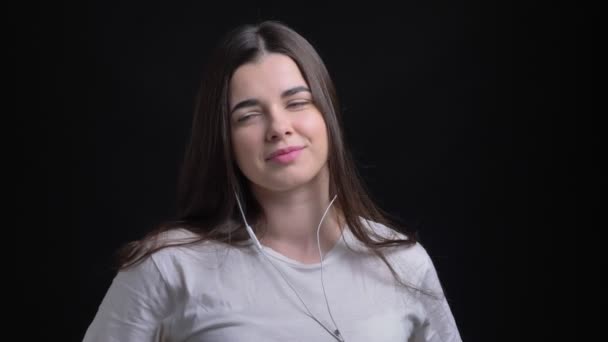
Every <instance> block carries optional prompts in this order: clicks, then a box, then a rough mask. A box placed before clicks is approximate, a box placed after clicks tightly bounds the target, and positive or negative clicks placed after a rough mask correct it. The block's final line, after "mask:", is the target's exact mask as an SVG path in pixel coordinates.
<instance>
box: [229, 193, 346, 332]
mask: <svg viewBox="0 0 608 342" xmlns="http://www.w3.org/2000/svg"><path fill="white" fill-rule="evenodd" d="M234 197H235V198H236V202H237V204H238V206H239V209H240V211H241V215H242V217H243V222H244V223H245V229H246V230H247V233H248V234H249V237H250V238H251V240H253V241H254V243H255V244H256V246H257V248H258V250H259V252H260V253H261V254H262V255H263V256H264V257H265V258H266V260H268V262H269V263H270V264H271V265H272V266H273V267H274V269H275V270H277V272H278V273H279V274H280V275H281V278H283V280H284V281H285V282H286V283H287V285H288V286H289V287H290V288H291V289H292V291H293V292H294V293H295V295H296V296H297V297H298V299H299V300H300V302H301V303H302V305H304V308H305V309H306V311H307V312H308V316H309V317H310V318H312V319H313V320H315V321H316V322H317V323H318V324H319V325H320V326H321V327H323V329H325V330H326V331H327V332H328V333H329V334H330V335H331V336H333V337H334V338H335V339H336V340H337V341H340V342H344V337H342V335H340V330H339V329H338V325H337V324H336V322H335V321H334V317H333V315H332V314H331V309H330V307H329V302H328V301H327V295H326V294H325V285H324V283H323V254H322V252H321V243H320V239H319V230H320V229H321V223H323V219H324V218H325V215H327V212H328V211H329V208H330V207H331V205H332V204H333V203H334V201H335V200H336V198H337V197H338V195H335V196H334V198H333V199H332V200H331V202H330V203H329V205H328V206H327V209H325V213H324V214H323V217H321V222H319V226H318V227H317V247H318V248H319V257H320V261H321V286H323V295H324V297H325V304H326V305H327V311H328V312H329V317H330V318H331V320H332V322H333V324H334V326H335V327H336V329H335V330H334V331H332V330H331V329H329V328H328V327H327V326H326V325H325V324H323V323H321V321H320V320H319V319H318V318H317V317H315V316H314V315H313V314H312V312H311V311H310V310H309V309H308V306H307V305H306V303H304V300H302V297H300V295H299V294H298V291H296V289H295V288H294V287H293V286H292V285H291V283H290V282H289V281H288V280H287V278H286V277H285V275H284V274H283V272H282V271H281V270H280V269H279V268H278V267H277V266H276V265H275V264H274V263H273V262H272V261H271V260H270V258H269V257H268V256H267V255H266V252H265V251H264V248H263V247H262V244H261V243H260V241H259V240H258V238H257V236H256V235H255V233H254V231H253V229H252V228H251V226H250V225H249V223H247V219H246V218H245V212H244V211H243V207H242V206H241V201H240V200H239V196H238V195H237V193H236V190H235V191H234Z"/></svg>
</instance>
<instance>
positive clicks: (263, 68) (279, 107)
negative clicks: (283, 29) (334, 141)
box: [229, 53, 328, 191]
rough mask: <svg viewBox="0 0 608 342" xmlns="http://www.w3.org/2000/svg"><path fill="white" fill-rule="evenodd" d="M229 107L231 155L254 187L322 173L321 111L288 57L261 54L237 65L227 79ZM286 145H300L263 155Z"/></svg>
mask: <svg viewBox="0 0 608 342" xmlns="http://www.w3.org/2000/svg"><path fill="white" fill-rule="evenodd" d="M229 108H230V126H231V139H232V148H233V154H234V158H235V160H236V163H237V165H238V167H239V169H240V170H241V171H242V172H243V174H244V175H245V177H247V179H249V181H250V182H251V184H252V186H253V187H254V188H255V187H259V188H263V189H266V190H270V191H286V190H290V189H294V188H297V187H299V186H303V185H306V184H310V183H311V181H313V180H314V179H316V177H317V176H318V175H319V174H320V173H321V172H327V156H328V138H327V127H326V125H325V121H324V119H323V115H322V114H321V112H320V111H319V110H318V109H317V107H316V106H315V104H314V102H313V99H312V94H311V93H310V90H309V87H308V84H307V83H306V81H305V80H304V77H303V76H302V73H301V72H300V69H299V68H298V66H297V65H296V63H295V62H294V61H293V60H292V59H291V58H289V57H288V56H285V55H282V54H277V53H269V54H264V55H262V56H261V57H260V58H259V59H258V60H256V61H255V62H252V63H247V64H244V65H242V66H240V67H239V68H238V69H237V70H236V71H235V72H234V74H233V76H232V79H231V82H230V95H229ZM290 147H298V148H301V149H300V150H299V151H296V152H292V153H290V154H286V155H283V156H279V157H276V158H270V159H269V156H270V155H271V154H272V153H274V152H276V151H277V150H279V149H285V148H290Z"/></svg>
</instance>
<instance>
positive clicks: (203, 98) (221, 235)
mask: <svg viewBox="0 0 608 342" xmlns="http://www.w3.org/2000/svg"><path fill="white" fill-rule="evenodd" d="M269 52H272V53H280V54H284V55H286V56H289V57H290V58H291V59H293V60H294V61H295V63H296V64H297V65H298V67H299V68H300V71H301V72H302V74H303V76H304V79H305V80H306V82H307V83H308V86H309V88H310V90H311V93H312V97H313V102H314V103H315V105H316V106H317V107H318V109H319V111H320V112H321V113H322V114H323V117H324V120H325V123H326V125H327V128H328V141H329V157H328V167H329V174H330V189H329V190H330V194H337V199H336V202H335V207H336V208H337V210H338V212H339V213H341V217H342V218H343V219H344V222H342V223H345V224H346V225H347V226H348V228H349V229H350V230H351V232H352V233H353V235H354V236H355V237H356V238H357V239H358V240H360V241H361V242H362V243H363V244H365V245H366V246H367V247H369V248H370V249H371V250H372V251H374V252H375V253H376V255H377V256H378V257H380V258H381V259H382V260H383V261H384V263H386V265H387V266H388V267H389V269H390V271H391V272H392V274H393V275H395V276H396V272H395V270H394V269H393V268H392V267H391V265H390V264H389V262H388V261H387V259H386V258H385V256H384V254H383V253H382V250H383V247H389V246H398V245H412V244H414V243H415V242H416V238H415V235H414V234H412V233H409V232H408V229H406V228H405V227H402V226H400V225H398V224H397V223H396V222H393V221H391V220H390V219H389V218H388V217H389V215H388V214H387V213H385V212H383V211H382V210H381V209H380V208H378V207H377V206H376V205H375V204H374V202H373V201H372V200H371V199H370V196H369V195H368V192H367V190H366V189H365V187H364V184H363V182H362V181H361V178H360V176H359V174H358V173H357V169H356V167H355V164H354V162H353V160H352V157H351V155H350V153H349V150H348V148H347V147H346V144H345V140H344V137H343V132H342V122H341V117H340V110H339V105H338V101H337V97H336V92H335V89H334V85H333V82H332V80H331V78H330V75H329V73H328V71H327V69H326V67H325V64H324V63H323V61H322V60H321V57H320V56H319V54H318V53H317V52H316V51H315V49H314V48H313V47H312V45H311V44H310V43H309V42H308V41H307V40H306V39H305V38H303V37H302V36H301V35H299V34H298V33H296V32H295V31H294V30H293V29H291V28H289V27H287V26H285V25H284V24H282V23H279V22H275V21H266V22H262V23H261V24H258V25H255V26H254V25H245V26H242V27H239V28H237V29H235V30H233V31H231V32H229V33H228V34H227V35H226V36H225V37H224V39H223V40H221V43H220V44H219V46H218V47H217V49H216V50H215V52H214V53H213V54H212V55H211V59H210V61H209V64H208V66H207V69H206V72H205V76H204V78H203V80H202V83H201V87H200V91H199V95H198V98H197V104H196V110H195V113H194V119H193V124H192V132H191V138H190V142H189V144H188V147H187V150H186V153H185V158H184V161H183V165H182V169H181V174H180V178H179V184H178V189H179V191H178V203H177V209H178V212H177V218H176V219H175V220H173V221H171V222H167V223H164V224H162V225H160V226H159V227H158V228H157V229H155V230H154V231H153V232H151V233H150V234H148V235H147V236H146V237H145V238H143V239H141V240H139V241H134V242H131V243H129V244H127V245H126V246H124V248H122V249H121V250H120V251H119V267H120V268H126V267H129V266H132V265H134V264H136V263H138V262H139V261H141V260H142V259H144V258H145V257H147V256H149V255H150V254H152V253H154V252H156V251H158V250H159V249H162V248H166V247H168V246H174V245H176V244H178V245H183V244H190V243H197V242H200V241H204V240H214V241H218V242H223V243H226V244H228V245H231V246H235V247H238V246H239V243H240V242H244V241H246V240H248V239H249V236H248V235H247V233H246V231H245V227H244V225H243V223H242V221H241V220H240V216H239V215H240V211H239V209H238V207H237V206H236V200H235V198H234V192H233V189H234V190H236V192H237V193H238V194H239V196H240V198H241V199H243V201H242V202H243V203H244V207H245V208H247V209H246V217H247V221H248V222H250V223H251V224H252V227H254V229H255V227H256V223H257V222H258V221H259V219H260V218H261V215H262V211H261V206H260V205H259V203H258V202H257V201H256V199H255V198H254V197H253V195H252V193H251V191H250V190H249V186H248V181H247V179H246V178H245V177H244V175H243V174H242V172H241V171H240V170H239V168H238V167H237V166H236V163H235V161H234V158H233V154H232V146H231V139H230V121H229V110H228V90H229V84H230V80H231V77H232V75H233V73H234V72H235V70H236V69H237V68H238V67H239V66H241V65H243V64H246V63H250V62H253V61H255V60H256V59H257V58H259V57H260V56H261V55H262V54H264V53H269ZM362 218H363V219H366V220H369V221H373V222H378V223H381V224H384V225H385V226H387V227H390V228H392V229H394V230H396V231H398V232H400V233H402V234H405V235H406V237H407V239H395V238H388V237H386V236H381V235H379V234H376V233H375V232H374V230H372V229H371V227H369V226H368V225H367V224H365V222H364V221H362V220H361V219H362ZM175 228H183V229H187V230H189V231H190V232H192V233H194V236H196V237H197V238H196V239H194V240H189V241H181V242H178V243H167V242H163V241H162V239H159V236H160V235H161V233H163V232H166V231H169V230H171V229H175ZM397 278H398V279H399V277H397Z"/></svg>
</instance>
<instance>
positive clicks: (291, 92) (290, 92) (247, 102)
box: [230, 86, 310, 114]
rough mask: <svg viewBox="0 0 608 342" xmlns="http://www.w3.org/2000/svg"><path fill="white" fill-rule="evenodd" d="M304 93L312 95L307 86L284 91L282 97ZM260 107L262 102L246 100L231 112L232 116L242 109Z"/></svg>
mask: <svg viewBox="0 0 608 342" xmlns="http://www.w3.org/2000/svg"><path fill="white" fill-rule="evenodd" d="M303 91H305V92H308V93H310V89H308V87H306V86H297V87H293V88H289V89H287V90H285V91H283V92H282V93H281V97H289V96H292V95H295V94H297V93H300V92H303ZM259 105H260V101H259V100H256V99H246V100H243V101H241V102H239V103H237V104H236V105H235V106H234V108H232V110H231V111H230V114H233V113H234V112H235V111H237V110H239V109H241V108H245V107H255V106H259Z"/></svg>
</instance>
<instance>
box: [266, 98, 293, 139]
mask: <svg viewBox="0 0 608 342" xmlns="http://www.w3.org/2000/svg"><path fill="white" fill-rule="evenodd" d="M288 114H289V113H287V111H286V110H285V109H283V108H280V107H278V106H275V107H273V108H272V109H270V110H269V113H268V128H267V130H266V139H267V140H269V141H272V140H277V139H281V138H283V136H286V135H291V134H293V127H292V123H291V120H290V118H289V116H288Z"/></svg>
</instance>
